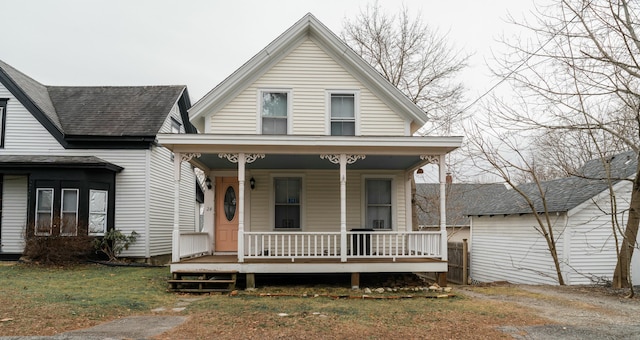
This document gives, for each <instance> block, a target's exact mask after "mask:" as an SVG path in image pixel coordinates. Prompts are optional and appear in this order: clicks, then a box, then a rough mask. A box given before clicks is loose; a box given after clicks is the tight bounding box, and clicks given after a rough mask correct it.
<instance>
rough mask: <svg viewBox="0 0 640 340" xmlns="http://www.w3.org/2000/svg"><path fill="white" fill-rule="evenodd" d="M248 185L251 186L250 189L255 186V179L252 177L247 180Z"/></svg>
mask: <svg viewBox="0 0 640 340" xmlns="http://www.w3.org/2000/svg"><path fill="white" fill-rule="evenodd" d="M249 185H250V186H251V190H253V189H255V188H256V180H255V179H254V178H253V177H251V179H250V180H249Z"/></svg>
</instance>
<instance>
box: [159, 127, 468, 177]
mask: <svg viewBox="0 0 640 340" xmlns="http://www.w3.org/2000/svg"><path fill="white" fill-rule="evenodd" d="M157 138H158V142H159V143H160V144H162V145H163V146H165V147H167V148H169V149H170V150H172V151H174V152H180V153H200V154H201V156H200V157H199V158H197V160H196V162H199V163H201V165H204V166H205V167H207V168H209V169H235V168H236V167H237V165H236V164H234V163H231V162H229V161H227V160H226V159H222V158H220V157H219V156H218V154H220V153H241V152H242V153H247V154H265V155H267V157H265V158H264V159H257V160H256V161H255V162H253V163H250V164H247V165H246V168H247V169H337V168H338V165H337V164H333V163H331V162H329V161H327V160H323V159H320V157H319V155H324V154H328V155H334V154H349V155H365V156H366V158H365V159H363V160H359V161H357V162H355V163H354V164H351V165H349V168H351V169H413V168H418V167H420V166H421V165H424V164H426V163H428V161H427V160H425V159H424V158H421V156H429V155H433V156H435V155H442V154H446V153H449V152H451V151H453V150H455V149H456V148H458V147H460V145H461V144H462V137H411V136H403V137H395V136H394V137H391V136H382V137H379V136H376V137H373V136H308V135H307V136H300V135H286V136H283V135H232V134H229V135H221V134H197V135H196V134H194V135H185V134H181V135H178V134H160V135H158V137H157Z"/></svg>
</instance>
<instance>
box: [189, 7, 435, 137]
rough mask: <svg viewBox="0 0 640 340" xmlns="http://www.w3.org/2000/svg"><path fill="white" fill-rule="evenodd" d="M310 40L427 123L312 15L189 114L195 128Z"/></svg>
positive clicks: (404, 112)
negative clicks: (296, 48)
mask: <svg viewBox="0 0 640 340" xmlns="http://www.w3.org/2000/svg"><path fill="white" fill-rule="evenodd" d="M307 37H311V38H313V40H314V42H316V43H317V44H318V45H319V46H320V47H321V48H322V49H323V50H324V51H325V52H326V53H327V54H329V55H330V56H331V57H332V58H333V59H334V60H335V61H336V62H337V63H338V64H340V65H341V66H342V67H344V68H345V69H346V70H347V71H349V72H350V73H351V74H352V75H353V76H354V77H355V78H356V79H358V80H359V81H360V82H362V83H363V84H364V85H365V86H367V88H368V89H369V90H371V91H372V92H373V93H374V94H375V95H376V96H378V97H379V98H380V99H381V100H382V101H384V102H385V103H386V104H387V105H389V107H391V108H392V109H393V110H394V111H395V112H397V113H399V114H400V115H403V116H404V117H405V118H406V119H408V120H410V121H415V122H416V123H417V124H419V125H424V124H425V123H426V122H427V116H426V114H425V112H424V111H423V110H422V109H420V108H419V107H418V106H417V105H415V104H414V103H413V102H412V101H411V100H409V98H408V97H407V96H406V95H405V94H404V93H402V92H401V91H400V90H398V88H397V87H395V86H393V84H391V83H390V82H389V81H388V80H387V79H385V78H384V77H383V76H382V75H381V74H380V73H379V72H378V71H376V70H375V69H374V68H373V67H372V66H371V65H370V64H369V63H367V62H366V61H365V60H364V59H362V58H361V57H360V56H359V55H358V54H357V53H355V52H354V51H353V50H352V49H351V48H350V47H349V46H348V45H347V44H346V43H344V41H342V39H340V38H339V37H338V36H336V35H335V34H334V33H333V32H332V31H331V30H329V29H328V28H327V27H326V26H325V25H324V24H322V23H321V22H320V21H319V20H318V19H316V17H315V16H313V15H312V14H311V13H307V14H306V15H305V16H304V17H302V19H300V20H298V22H296V23H295V24H294V25H293V26H291V27H290V28H289V29H287V30H286V31H285V32H284V33H282V34H281V35H280V36H279V37H277V38H276V39H275V40H274V41H272V42H271V43H270V44H269V45H267V47H265V48H264V49H262V50H261V51H260V52H258V54H256V55H255V56H253V57H252V58H251V59H250V60H249V61H247V62H246V63H245V64H244V65H242V66H241V67H240V68H239V69H237V70H236V71H235V72H233V73H232V74H231V75H230V76H229V77H227V78H226V79H225V80H223V81H222V82H221V83H220V84H218V85H217V86H216V87H215V88H213V89H212V90H211V91H209V93H207V94H206V95H205V96H204V97H203V98H202V99H200V100H199V101H198V102H197V103H195V104H194V105H193V107H192V108H191V110H189V116H190V119H191V121H192V122H193V123H194V125H196V126H198V127H200V128H202V126H203V125H204V123H203V119H204V116H205V115H207V114H208V113H209V112H212V111H216V110H217V109H219V108H221V107H222V106H224V105H225V104H226V103H228V102H229V101H230V100H231V99H233V98H234V97H235V95H236V94H238V93H239V92H240V91H242V90H243V89H245V88H246V87H248V86H249V85H250V84H251V83H252V82H253V81H255V80H257V79H258V78H259V77H260V76H261V75H263V74H264V73H266V72H267V71H268V70H269V69H270V68H271V66H273V65H274V64H275V63H277V62H278V61H280V60H281V59H282V58H284V57H285V56H286V55H287V54H288V53H289V52H290V51H291V50H293V49H294V48H295V47H296V46H298V44H299V43H301V42H302V41H304V40H305V39H306V38H307Z"/></svg>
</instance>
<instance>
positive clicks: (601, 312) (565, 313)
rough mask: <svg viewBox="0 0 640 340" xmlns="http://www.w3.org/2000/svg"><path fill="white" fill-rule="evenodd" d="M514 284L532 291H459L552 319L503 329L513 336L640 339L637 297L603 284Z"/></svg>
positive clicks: (638, 299)
mask: <svg viewBox="0 0 640 340" xmlns="http://www.w3.org/2000/svg"><path fill="white" fill-rule="evenodd" d="M514 286H515V287H517V288H519V289H522V290H524V291H527V292H530V293H533V294H530V295H531V296H526V295H528V294H524V295H525V296H515V295H493V292H492V294H491V295H487V294H482V293H480V292H479V291H478V290H476V289H474V288H473V287H465V286H460V287H458V288H457V290H458V291H460V293H462V294H465V295H468V296H470V297H474V298H480V299H491V300H498V301H506V302H513V303H516V304H519V305H522V306H524V307H527V308H530V309H532V310H533V311H534V312H535V313H536V314H538V315H540V316H542V317H545V318H547V319H549V320H551V321H552V323H551V324H549V325H544V326H530V327H509V326H507V327H502V328H501V330H502V331H503V332H505V333H507V334H510V335H511V336H513V338H514V339H640V298H639V297H637V296H636V297H635V298H631V299H629V298H626V297H624V295H623V294H622V293H620V292H618V291H614V290H611V289H606V288H603V287H586V286H577V287H576V286H571V287H567V286H564V287H561V286H529V285H514ZM639 288H640V287H639ZM636 291H638V289H637V290H636Z"/></svg>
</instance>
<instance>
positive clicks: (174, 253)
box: [147, 152, 182, 262]
mask: <svg viewBox="0 0 640 340" xmlns="http://www.w3.org/2000/svg"><path fill="white" fill-rule="evenodd" d="M181 163H182V155H181V154H180V153H179V152H175V153H174V154H173V197H174V199H173V232H172V234H171V245H172V249H171V261H172V262H180V168H181V165H182V164H181ZM147 236H148V235H147Z"/></svg>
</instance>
